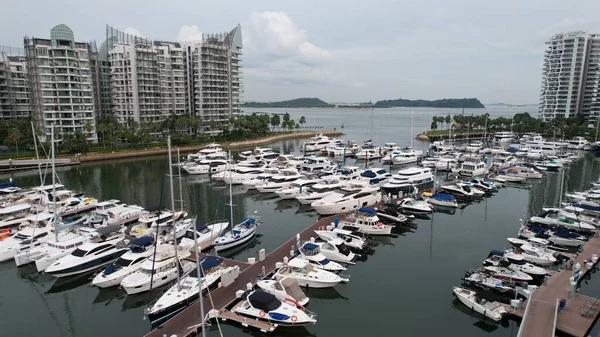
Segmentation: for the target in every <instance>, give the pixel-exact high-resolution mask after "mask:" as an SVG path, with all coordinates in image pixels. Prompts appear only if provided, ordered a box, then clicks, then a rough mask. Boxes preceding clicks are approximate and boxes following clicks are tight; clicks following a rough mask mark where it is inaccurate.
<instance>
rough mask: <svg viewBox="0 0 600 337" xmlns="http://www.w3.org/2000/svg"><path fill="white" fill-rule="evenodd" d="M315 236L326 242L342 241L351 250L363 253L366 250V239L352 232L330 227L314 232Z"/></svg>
mask: <svg viewBox="0 0 600 337" xmlns="http://www.w3.org/2000/svg"><path fill="white" fill-rule="evenodd" d="M314 232H315V234H317V235H318V236H319V238H320V239H321V240H323V241H325V242H329V241H330V240H335V239H342V240H343V241H344V244H345V245H346V246H348V247H349V248H352V249H355V250H358V251H361V250H363V249H365V247H366V245H367V241H366V239H365V238H364V237H362V236H360V235H357V234H355V233H354V232H352V231H349V230H346V229H341V228H338V227H334V225H328V226H327V228H324V229H319V230H314Z"/></svg>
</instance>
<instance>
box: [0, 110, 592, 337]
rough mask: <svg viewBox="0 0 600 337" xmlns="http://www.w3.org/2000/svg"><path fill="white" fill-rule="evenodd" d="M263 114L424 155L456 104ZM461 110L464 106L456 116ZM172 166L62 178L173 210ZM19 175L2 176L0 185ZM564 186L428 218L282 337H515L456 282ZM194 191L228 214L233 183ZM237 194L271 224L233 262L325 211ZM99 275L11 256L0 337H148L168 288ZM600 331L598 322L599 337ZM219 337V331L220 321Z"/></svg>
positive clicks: (120, 163)
mask: <svg viewBox="0 0 600 337" xmlns="http://www.w3.org/2000/svg"><path fill="white" fill-rule="evenodd" d="M535 110H536V107H534V106H531V107H524V108H507V107H497V108H487V109H465V112H464V113H465V114H471V113H473V114H482V113H486V112H487V113H489V114H490V115H491V116H492V117H497V116H505V117H510V116H512V115H513V114H515V113H518V112H524V111H528V112H530V113H531V114H532V115H533V114H535ZM255 111H256V112H268V113H275V112H277V113H285V112H289V113H290V114H291V115H292V118H294V119H295V120H296V121H297V120H299V118H300V117H301V116H305V117H306V120H307V123H306V126H319V127H326V128H337V129H338V130H341V131H342V132H344V135H343V136H341V138H343V139H350V140H355V141H357V142H362V141H364V140H367V139H370V138H372V139H373V142H374V143H376V144H383V143H384V142H396V143H398V145H399V146H404V145H410V144H411V143H412V144H413V147H415V148H420V149H426V148H427V143H423V142H419V141H416V140H412V138H413V136H414V135H417V134H418V133H420V132H422V131H424V130H426V129H428V128H429V125H430V124H431V117H432V116H434V115H442V116H445V115H446V114H448V113H450V110H449V109H410V108H392V109H375V110H373V111H372V110H362V109H246V112H255ZM461 112H462V111H459V110H454V111H453V114H458V113H461ZM411 115H412V116H413V118H411ZM411 119H412V121H413V122H412V123H411ZM342 124H343V129H342ZM411 124H412V125H413V127H412V128H411ZM411 129H412V130H413V131H412V132H411ZM411 134H412V136H411ZM303 142H304V140H300V139H294V140H285V141H280V142H275V143H273V144H271V145H272V147H273V148H274V149H276V150H278V151H281V152H283V153H299V151H300V150H301V147H302V144H303ZM582 156H585V159H584V160H582V161H580V162H578V163H576V164H574V165H573V166H572V167H571V168H569V169H567V174H566V187H565V190H566V191H570V190H582V189H585V188H587V187H588V186H589V183H590V181H594V180H596V179H598V177H599V176H600V164H599V162H598V160H597V159H596V158H594V157H593V155H592V154H589V153H586V154H582ZM348 163H349V164H350V163H352V161H351V160H350V161H348ZM165 168H166V165H165V158H164V157H163V156H160V157H152V158H140V159H131V160H128V159H123V160H114V161H104V162H99V163H92V164H84V165H81V166H79V167H71V168H61V169H59V170H58V176H59V178H60V181H61V183H63V184H65V185H66V186H67V187H68V188H70V189H73V190H80V191H85V192H86V193H87V194H89V195H92V196H95V197H96V198H97V199H99V200H104V199H112V198H115V199H120V200H121V201H123V202H126V203H129V204H138V205H141V206H144V207H146V208H147V209H155V208H158V207H159V206H162V207H165V203H166V200H167V198H168V185H166V184H165V186H164V187H163V184H162V183H161V182H162V181H163V180H164V181H165V182H166V181H167V180H166V178H164V177H165ZM10 176H12V177H13V178H14V179H15V180H16V182H17V184H18V185H20V186H34V185H39V177H38V174H37V172H18V173H14V174H12V175H10ZM8 177H9V175H2V176H0V181H4V180H6V179H7V178H8ZM48 179H50V177H48ZM47 183H49V180H48V182H47ZM559 183H560V173H548V174H546V175H545V177H544V178H543V179H542V180H541V182H538V183H534V184H532V185H531V187H530V188H529V189H517V188H505V189H502V190H500V192H498V193H497V194H495V195H494V196H492V197H491V198H487V199H484V200H482V201H480V202H476V203H473V204H470V205H468V206H466V207H465V208H463V209H458V210H456V211H455V212H453V214H447V213H434V214H433V215H432V216H430V219H424V220H417V221H416V223H417V224H418V227H417V228H414V229H411V230H408V229H407V230H405V231H399V232H397V233H396V234H394V235H393V236H391V237H383V238H378V239H377V246H376V247H375V249H374V252H373V254H371V255H368V256H367V258H366V259H365V260H364V261H360V262H358V263H357V264H356V265H353V266H350V267H349V268H348V271H347V272H346V273H347V274H350V275H351V279H350V282H349V283H347V284H341V285H338V286H336V287H335V288H333V289H326V290H322V289H321V290H309V291H307V295H308V296H309V297H310V299H311V301H310V304H309V309H310V310H311V311H313V312H316V313H317V314H318V323H317V324H316V325H311V326H307V327H305V328H294V329H284V328H282V329H278V330H276V331H275V332H274V333H273V334H272V335H273V336H294V337H300V336H321V337H326V336H346V337H362V336H367V335H371V336H384V335H392V334H393V335H398V336H461V337H475V336H490V337H491V336H494V337H495V336H502V337H508V336H516V335H517V331H518V324H517V323H515V322H512V321H510V322H505V323H502V324H496V323H492V322H490V321H489V320H485V319H483V317H481V316H480V315H477V314H474V313H471V311H470V310H468V309H467V308H465V307H463V306H462V305H461V304H460V303H458V302H457V301H456V300H455V299H454V298H453V294H452V286H455V285H459V284H460V283H461V280H460V279H461V277H463V275H464V272H465V270H468V269H473V268H478V267H480V266H481V263H482V261H483V260H484V259H485V257H486V256H487V254H488V252H489V251H490V250H492V249H505V248H508V247H509V244H508V241H506V238H507V237H515V236H516V235H517V230H518V228H519V219H524V218H528V217H530V216H532V215H533V214H535V213H537V212H539V211H541V208H542V207H545V206H553V205H556V204H557V203H558V200H559V196H558V191H559V186H558V185H559ZM183 190H184V191H183V192H184V199H185V200H186V203H187V205H188V209H189V210H190V211H191V213H192V214H196V215H197V216H198V218H199V219H201V220H203V221H207V222H208V221H210V220H214V219H218V218H225V217H228V206H226V205H225V204H226V203H227V202H228V188H227V187H226V186H225V185H224V184H223V183H222V182H214V181H210V180H209V179H208V177H206V178H204V177H191V178H188V179H186V182H185V184H184V188H183ZM233 193H234V196H233V199H234V200H233V201H234V204H235V205H236V206H235V209H234V213H235V219H236V220H240V218H241V217H243V215H244V213H245V212H254V211H255V210H256V211H257V212H258V214H259V215H260V216H261V217H262V220H263V222H264V225H263V226H261V227H260V228H259V230H258V233H259V235H258V237H257V238H256V240H254V241H253V242H251V243H250V244H249V245H247V246H245V247H242V248H241V249H238V250H237V251H236V252H232V253H231V254H230V255H229V256H231V257H234V258H238V259H241V260H246V259H247V258H248V257H256V256H258V251H259V250H260V249H262V248H265V249H266V250H267V252H269V251H270V250H272V249H274V248H276V247H278V246H279V245H280V244H281V243H282V242H283V241H285V240H287V239H288V238H290V237H292V236H294V235H295V234H296V233H297V232H299V231H300V230H302V229H303V228H305V227H306V226H308V225H309V224H311V223H313V222H314V221H315V220H316V219H317V214H316V213H314V212H311V211H310V210H309V209H308V208H306V207H300V204H299V203H298V202H296V201H295V200H279V199H277V198H273V197H272V196H267V195H262V194H260V193H257V192H256V191H255V192H245V191H243V190H241V189H239V188H238V189H236V188H235V187H234V191H233ZM176 194H178V192H177V191H176ZM89 276H90V275H89V274H88V275H83V276H80V277H73V278H66V279H58V280H57V279H55V278H53V277H52V276H49V275H44V274H41V275H40V274H38V273H37V272H36V271H35V267H34V266H25V267H20V268H17V267H15V264H14V262H12V261H11V262H7V263H1V264H0V285H1V286H2V291H0V317H2V324H1V327H0V336H50V337H63V336H64V337H66V336H86V337H107V336H141V335H144V334H145V333H147V332H148V331H149V329H150V324H149V323H148V321H147V320H144V317H143V316H144V315H143V310H144V308H145V306H146V305H147V304H148V303H149V302H150V301H152V300H153V299H154V298H155V297H156V296H157V295H158V293H160V291H161V289H159V290H157V291H154V292H152V293H150V294H148V293H146V294H141V295H137V296H127V294H126V293H125V291H123V290H121V289H117V288H112V289H103V290H100V289H98V288H94V287H91V286H90V285H89V283H90V279H89ZM595 277H596V276H592V279H591V280H585V281H584V282H583V283H582V287H581V290H580V291H581V292H582V293H584V294H586V295H589V296H593V297H597V296H600V282H598V280H597V279H595ZM549 324H551V323H550V322H549ZM221 328H222V330H223V336H227V337H241V336H259V335H262V334H261V333H260V332H258V331H255V330H252V329H245V328H242V327H241V326H239V325H237V324H235V323H231V324H229V323H225V324H224V323H221ZM596 330H598V327H596V328H595V329H594V334H593V335H594V336H595V334H596V333H597V331H596ZM208 336H219V332H218V329H217V326H216V325H215V324H213V325H212V326H211V327H210V328H209V332H208Z"/></svg>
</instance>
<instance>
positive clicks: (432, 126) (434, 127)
mask: <svg viewBox="0 0 600 337" xmlns="http://www.w3.org/2000/svg"><path fill="white" fill-rule="evenodd" d="M436 119H437V118H436ZM437 128H438V125H437V121H435V120H434V121H433V122H431V130H437Z"/></svg>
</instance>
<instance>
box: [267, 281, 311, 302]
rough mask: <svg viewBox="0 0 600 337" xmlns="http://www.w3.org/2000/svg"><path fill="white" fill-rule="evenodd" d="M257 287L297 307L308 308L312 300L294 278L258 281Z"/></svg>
mask: <svg viewBox="0 0 600 337" xmlns="http://www.w3.org/2000/svg"><path fill="white" fill-rule="evenodd" d="M256 286H257V287H258V288H260V289H261V290H262V291H264V292H267V293H269V294H271V295H275V297H277V298H278V299H279V300H280V301H285V302H288V303H290V304H293V305H295V306H306V305H307V304H308V301H309V300H310V299H309V298H308V297H306V295H305V294H304V292H303V291H302V289H300V286H299V285H298V282H297V281H296V280H295V279H293V278H282V279H280V280H272V279H264V280H258V281H256Z"/></svg>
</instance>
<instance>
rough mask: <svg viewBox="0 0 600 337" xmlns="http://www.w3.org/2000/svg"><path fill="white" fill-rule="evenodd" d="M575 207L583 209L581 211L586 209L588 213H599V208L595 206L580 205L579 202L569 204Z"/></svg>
mask: <svg viewBox="0 0 600 337" xmlns="http://www.w3.org/2000/svg"><path fill="white" fill-rule="evenodd" d="M571 205H573V206H575V207H579V208H583V209H587V210H590V211H600V207H596V206H592V205H586V204H581V203H579V202H577V203H574V204H571Z"/></svg>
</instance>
